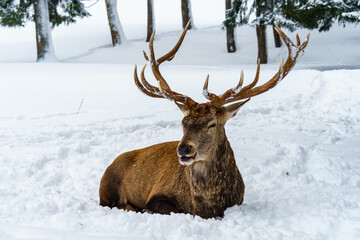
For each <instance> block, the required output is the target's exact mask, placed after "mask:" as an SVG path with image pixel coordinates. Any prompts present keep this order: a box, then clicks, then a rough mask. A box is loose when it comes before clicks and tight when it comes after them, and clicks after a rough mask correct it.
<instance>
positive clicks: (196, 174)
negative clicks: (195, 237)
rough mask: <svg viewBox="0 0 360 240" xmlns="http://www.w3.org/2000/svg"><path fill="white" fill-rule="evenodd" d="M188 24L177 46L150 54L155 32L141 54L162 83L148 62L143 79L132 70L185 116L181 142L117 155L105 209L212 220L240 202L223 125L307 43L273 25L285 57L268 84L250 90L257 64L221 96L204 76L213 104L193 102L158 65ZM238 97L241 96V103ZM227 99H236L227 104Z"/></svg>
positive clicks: (240, 187) (106, 182) (105, 182)
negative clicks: (247, 79)
mask: <svg viewBox="0 0 360 240" xmlns="http://www.w3.org/2000/svg"><path fill="white" fill-rule="evenodd" d="M188 26H189V24H188V25H187V27H188ZM187 27H186V28H185V30H184V32H183V33H182V35H181V37H180V39H179V41H178V42H177V44H176V45H175V47H174V48H173V49H172V50H171V51H170V52H168V53H167V54H165V55H164V56H162V57H160V58H158V59H155V54H154V48H153V41H154V34H155V33H153V34H152V36H151V39H150V43H149V48H150V58H149V57H148V56H147V55H146V53H145V52H144V57H145V59H146V60H147V61H149V62H150V65H151V68H152V71H153V74H154V76H155V78H156V79H157V81H158V83H159V87H156V86H153V85H151V84H150V83H148V82H147V81H146V79H145V74H144V72H145V66H146V65H145V66H144V67H143V69H142V71H141V82H140V81H139V79H138V76H137V68H136V65H135V71H134V79H135V84H136V85H137V87H138V88H139V89H140V90H141V91H142V92H143V93H145V94H146V95H148V96H150V97H155V98H166V99H169V100H172V101H174V102H175V103H176V104H177V106H178V107H179V108H180V110H181V111H182V112H183V114H184V115H185V117H184V118H183V120H182V127H183V133H184V135H183V137H182V139H181V140H180V141H175V142H165V143H160V144H157V145H153V146H150V147H147V148H143V149H139V150H134V151H131V152H126V153H123V154H121V155H120V156H119V157H117V158H116V159H115V161H114V162H113V163H112V164H111V165H110V166H109V167H108V168H107V169H106V171H105V173H104V176H103V177H102V179H101V184H100V190H99V193H100V205H102V206H108V207H111V208H112V207H117V208H120V209H126V210H134V211H147V212H150V213H161V214H170V213H171V212H174V213H190V214H192V215H198V216H200V217H202V218H212V217H217V216H223V215H224V211H225V209H226V208H228V207H231V206H234V205H239V204H242V202H243V199H244V190H245V185H244V181H243V179H242V177H241V174H240V172H239V169H238V168H237V166H236V162H235V158H234V153H233V150H232V149H231V146H230V143H229V141H228V139H227V137H226V134H225V128H224V125H225V123H226V121H227V120H229V119H230V118H232V117H234V116H235V114H236V113H237V111H238V110H239V108H240V107H241V106H243V105H244V104H245V103H246V102H248V101H249V100H250V98H251V97H254V96H256V95H259V94H261V93H264V92H266V91H268V90H269V89H271V88H273V87H274V86H276V84H277V83H279V81H281V80H282V79H283V78H284V77H285V76H286V75H287V74H288V73H289V71H290V70H291V69H292V68H293V66H294V65H295V63H296V60H297V59H298V57H299V56H300V55H301V54H302V53H303V51H304V49H305V47H306V45H307V44H308V40H309V35H308V36H307V39H306V40H305V41H304V43H302V44H300V39H299V36H298V35H297V36H296V38H297V44H296V45H295V44H294V43H293V42H292V41H291V40H290V39H289V38H288V37H287V36H286V35H285V34H284V33H283V31H281V29H280V28H278V27H276V30H277V32H278V33H279V34H280V36H281V38H282V39H283V40H284V42H285V44H286V45H287V48H288V51H289V55H288V58H287V59H286V62H285V63H283V60H282V62H281V64H280V68H279V71H278V72H277V73H276V74H275V75H274V76H273V77H272V78H271V79H270V80H269V81H268V82H266V83H264V84H263V85H261V86H258V87H255V85H256V83H257V81H258V79H259V71H260V63H259V62H258V65H257V71H256V75H255V79H254V81H253V82H252V83H250V84H249V85H247V86H245V87H242V84H243V80H244V75H243V72H241V77H240V81H239V83H238V85H237V86H236V87H235V88H231V89H229V90H227V91H226V92H225V93H223V94H222V95H219V96H218V95H215V94H214V93H210V92H208V80H209V75H208V76H207V79H206V81H205V85H204V89H203V93H204V95H205V97H206V98H207V99H208V100H210V101H209V102H207V103H197V102H195V101H194V100H192V99H191V98H190V97H188V96H185V95H183V94H180V93H177V92H174V91H173V90H171V89H170V87H169V85H168V84H167V82H166V81H165V79H164V77H163V76H162V75H161V73H160V70H159V66H160V64H161V63H163V62H164V61H166V60H167V61H170V60H172V59H173V58H174V56H175V54H176V52H177V51H178V50H179V48H180V45H181V43H182V41H183V39H184V37H185V34H186V31H187ZM242 99H246V100H245V101H241V102H239V100H242ZM231 102H236V103H233V104H231V105H227V106H224V105H225V104H228V103H231Z"/></svg>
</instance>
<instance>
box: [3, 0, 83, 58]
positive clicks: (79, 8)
mask: <svg viewBox="0 0 360 240" xmlns="http://www.w3.org/2000/svg"><path fill="white" fill-rule="evenodd" d="M86 16H90V14H89V13H88V12H87V11H86V10H85V8H84V5H83V4H82V3H81V2H80V0H2V1H1V2H0V25H2V26H7V27H19V26H20V27H23V26H25V24H26V22H28V21H34V22H35V30H36V31H35V32H36V48H37V61H43V60H54V59H56V57H55V54H54V49H53V44H52V39H51V28H54V27H55V26H58V25H60V24H62V23H65V24H69V23H73V22H75V21H76V20H75V18H76V17H81V18H82V17H86Z"/></svg>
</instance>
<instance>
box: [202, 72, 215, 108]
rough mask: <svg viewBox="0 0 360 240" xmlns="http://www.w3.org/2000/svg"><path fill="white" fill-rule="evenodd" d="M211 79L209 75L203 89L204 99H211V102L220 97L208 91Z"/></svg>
mask: <svg viewBox="0 0 360 240" xmlns="http://www.w3.org/2000/svg"><path fill="white" fill-rule="evenodd" d="M209 77H210V75H209V74H208V75H207V76H206V80H205V83H204V87H203V95H204V97H206V98H207V99H209V100H211V101H214V100H215V99H216V98H218V96H216V95H215V94H213V93H210V92H209V90H208V85H209Z"/></svg>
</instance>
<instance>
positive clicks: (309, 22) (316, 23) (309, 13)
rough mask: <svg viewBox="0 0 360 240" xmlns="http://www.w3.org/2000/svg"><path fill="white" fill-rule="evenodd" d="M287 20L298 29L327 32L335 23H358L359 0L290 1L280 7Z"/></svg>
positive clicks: (359, 17)
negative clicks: (293, 23)
mask: <svg viewBox="0 0 360 240" xmlns="http://www.w3.org/2000/svg"><path fill="white" fill-rule="evenodd" d="M282 11H283V14H284V16H285V17H286V18H287V19H290V20H292V21H293V22H295V23H296V26H298V27H304V28H307V29H318V30H319V31H320V32H322V31H328V30H329V29H330V28H331V27H332V25H333V24H334V23H335V22H336V21H337V22H338V23H339V24H342V25H344V26H345V25H346V23H359V22H360V1H359V0H337V1H333V0H292V1H286V2H285V3H284V4H283V5H282Z"/></svg>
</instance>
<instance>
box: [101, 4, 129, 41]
mask: <svg viewBox="0 0 360 240" xmlns="http://www.w3.org/2000/svg"><path fill="white" fill-rule="evenodd" d="M105 3H106V12H107V16H108V20H109V27H110V33H111V40H112V44H113V46H116V45H120V44H121V42H122V41H125V40H126V39H125V34H124V31H123V29H122V26H121V23H120V18H119V15H118V11H117V0H105Z"/></svg>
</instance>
